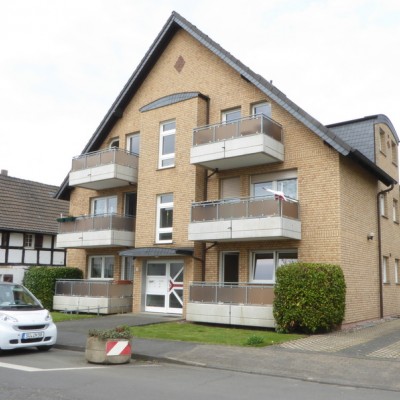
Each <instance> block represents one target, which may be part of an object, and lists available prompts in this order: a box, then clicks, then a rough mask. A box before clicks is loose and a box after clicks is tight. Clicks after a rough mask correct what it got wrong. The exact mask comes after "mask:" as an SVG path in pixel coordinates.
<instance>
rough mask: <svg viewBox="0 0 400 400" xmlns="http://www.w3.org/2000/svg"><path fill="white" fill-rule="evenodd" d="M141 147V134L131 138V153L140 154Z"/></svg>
mask: <svg viewBox="0 0 400 400" xmlns="http://www.w3.org/2000/svg"><path fill="white" fill-rule="evenodd" d="M139 145H140V135H139V134H137V135H132V136H131V137H130V138H129V148H128V150H129V151H130V152H131V153H134V154H139Z"/></svg>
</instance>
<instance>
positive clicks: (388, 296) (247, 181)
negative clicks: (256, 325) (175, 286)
mask: <svg viewBox="0 0 400 400" xmlns="http://www.w3.org/2000/svg"><path fill="white" fill-rule="evenodd" d="M178 61H179V62H178ZM176 66H179V68H177V67H176ZM194 91H195V92H199V93H200V94H201V95H199V96H197V97H193V98H190V99H188V100H186V101H181V102H178V103H174V104H169V105H165V106H163V107H159V108H154V109H151V110H149V111H141V110H140V109H141V108H142V107H143V106H145V105H148V104H150V103H151V102H154V101H155V100H157V99H161V98H163V97H165V96H169V95H171V94H176V93H187V92H194ZM260 102H268V103H269V104H270V105H271V112H272V115H271V118H272V119H273V120H274V121H276V122H277V123H279V124H280V125H282V127H283V134H284V150H285V156H284V161H283V162H276V163H270V164H265V163H263V164H259V165H256V166H251V167H246V168H237V169H229V170H223V171H215V172H214V173H212V171H207V170H206V169H204V168H203V167H200V166H195V165H192V164H190V149H191V146H192V130H193V128H196V127H199V126H203V125H207V124H216V123H219V122H220V121H221V113H222V112H223V111H224V110H229V109H235V108H240V109H241V114H242V116H246V115H251V113H252V106H253V105H254V104H257V103H260ZM170 120H174V121H175V122H176V139H175V140H176V142H175V166H174V167H172V168H165V169H160V168H159V166H158V161H159V146H160V123H162V122H165V121H170ZM134 132H138V133H140V158H139V160H140V161H139V174H138V183H137V185H136V184H135V185H130V186H126V187H121V188H118V189H108V190H100V191H94V190H87V189H81V188H73V189H72V191H71V207H70V210H71V214H72V215H83V214H90V212H91V210H90V204H91V200H92V199H93V198H95V197H98V196H100V197H102V196H109V195H117V196H118V213H121V214H123V213H124V208H123V207H124V193H127V192H132V191H133V192H135V191H136V192H137V216H136V229H135V243H132V247H135V248H147V247H155V248H157V247H170V248H183V247H185V248H186V247H192V248H194V258H193V257H180V258H179V259H180V260H183V261H184V264H185V267H184V271H185V272H184V274H185V275H184V306H183V315H185V311H186V308H185V307H186V304H187V301H188V287H189V282H191V281H201V280H203V274H205V275H204V278H205V280H206V281H209V282H218V281H220V279H221V276H220V266H221V255H222V254H223V252H227V251H228V252H238V253H239V281H240V282H249V281H251V254H252V252H254V251H268V250H274V251H277V250H296V251H297V254H298V259H299V260H300V261H305V262H323V263H333V264H339V265H340V266H341V267H342V269H343V271H344V274H345V277H346V284H347V300H346V302H347V304H346V318H345V322H346V323H351V322H355V321H360V320H368V319H373V318H377V317H379V296H380V294H379V274H378V273H379V254H378V239H377V236H378V217H377V212H378V211H377V193H378V191H379V190H382V189H386V188H387V186H386V185H384V184H382V183H380V182H379V180H378V179H377V178H376V176H374V175H373V173H371V172H369V171H367V170H366V169H365V168H364V167H362V166H360V165H359V164H358V163H356V162H355V161H353V160H351V159H349V158H348V157H345V156H343V155H341V154H340V153H339V152H338V151H337V150H336V149H334V148H333V147H331V146H329V145H327V144H326V143H325V142H324V141H323V140H322V139H321V138H320V137H319V136H317V135H316V134H315V132H313V131H312V130H311V129H310V128H309V127H308V126H307V124H305V123H303V121H301V120H300V119H299V118H296V117H295V116H294V115H293V113H291V112H289V111H288V109H287V107H284V106H283V105H282V104H279V103H278V102H276V101H275V100H273V99H272V98H270V97H269V96H267V95H266V94H265V93H264V92H263V91H262V90H260V89H259V88H258V87H256V85H254V84H253V83H251V82H249V81H248V80H247V79H243V77H242V76H241V74H240V73H238V72H237V71H235V70H234V69H233V68H232V67H231V66H230V65H229V64H228V63H227V62H225V61H224V60H223V59H221V58H220V57H217V55H216V54H215V52H213V51H211V50H209V49H208V48H206V47H205V46H204V45H203V44H202V43H201V42H200V41H198V40H196V39H195V38H194V37H193V36H192V35H191V34H190V33H188V32H187V31H186V30H184V29H180V30H177V31H176V32H175V33H174V36H173V37H172V38H171V40H170V41H169V43H168V45H167V46H166V47H165V48H163V51H162V52H160V54H159V55H158V58H157V60H156V62H155V63H154V65H153V66H152V68H151V69H150V70H149V71H148V74H147V76H146V78H145V79H144V80H143V81H142V82H141V85H140V87H139V88H138V89H137V90H136V92H135V95H134V96H133V97H132V98H131V99H130V101H129V102H127V104H126V105H125V108H124V110H123V116H122V118H120V119H118V121H117V122H116V123H115V124H114V125H113V126H112V128H111V129H110V130H109V132H108V134H107V135H106V136H104V138H103V140H102V144H101V145H100V146H99V147H98V148H99V149H105V148H107V147H109V144H110V142H111V140H112V139H113V138H119V141H120V147H121V148H126V146H127V144H126V138H127V136H128V135H129V134H131V133H134ZM382 132H383V133H382ZM383 136H384V137H385V142H386V148H385V149H386V150H385V151H386V154H384V152H381V151H379V143H380V142H379V140H380V139H381V138H382V137H383ZM375 143H376V145H375V154H376V162H375V164H376V165H377V166H378V167H380V168H381V169H382V170H384V171H386V172H387V173H388V174H389V175H390V176H392V177H393V178H394V179H396V180H397V175H398V169H397V165H396V164H395V163H393V159H392V156H393V154H394V150H392V147H391V146H392V143H395V144H396V146H397V139H396V136H395V135H394V134H393V132H391V131H390V127H388V126H387V125H385V124H381V125H377V126H376V127H375ZM396 154H397V153H396ZM288 171H290V172H291V173H292V174H294V175H295V176H296V177H297V192H298V193H297V196H298V199H299V203H300V220H301V240H294V239H286V240H276V239H272V240H251V239H250V240H246V241H235V242H218V243H215V245H214V246H213V247H212V248H210V249H209V250H208V251H206V252H205V251H204V249H205V247H207V246H210V245H211V244H212V243H211V242H209V243H205V244H204V243H201V242H193V241H189V240H188V226H189V222H190V213H191V203H192V202H193V201H203V200H218V199H220V198H221V197H220V196H221V180H222V179H225V178H229V177H239V178H240V195H241V196H242V197H248V196H251V195H252V189H251V188H252V181H253V180H254V179H255V178H256V177H257V176H261V175H266V176H267V175H268V174H275V175H277V174H279V173H287V172H288ZM207 175H210V177H209V178H207ZM166 193H172V194H173V240H172V243H167V244H157V243H156V214H157V213H156V209H157V196H158V195H160V194H166ZM393 199H396V200H399V188H398V186H397V185H395V187H394V188H393V190H392V191H390V192H389V193H388V194H387V195H386V201H387V214H388V215H387V216H385V217H382V218H381V232H382V255H383V256H385V257H388V260H389V265H388V274H389V276H388V282H387V283H384V287H383V297H384V315H394V314H398V313H399V312H400V309H399V304H400V301H399V300H400V287H399V286H398V285H397V284H396V283H395V276H394V274H395V271H394V265H395V260H398V259H400V247H399V246H398V237H399V229H400V228H399V224H398V222H394V221H393V218H392V204H393ZM370 232H373V233H374V234H375V237H374V239H373V240H368V239H367V236H368V234H369V233H370ZM121 250H124V248H122V249H121V248H116V247H115V248H105V249H104V248H91V249H70V250H68V260H67V262H68V265H70V266H78V267H80V268H82V270H84V271H85V273H87V264H88V257H89V256H91V255H109V254H112V255H115V270H114V271H115V272H114V278H115V279H120V278H121V262H122V261H121V260H122V257H120V256H119V251H121ZM204 258H205V263H204V264H205V271H202V268H203V265H202V262H201V261H200V259H204ZM167 259H168V260H174V259H176V258H167ZM145 266H146V259H145V258H141V257H138V258H137V259H136V260H135V264H134V298H133V310H134V311H143V310H145V291H146V277H145Z"/></svg>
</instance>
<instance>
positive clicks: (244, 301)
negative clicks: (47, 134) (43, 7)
mask: <svg viewBox="0 0 400 400" xmlns="http://www.w3.org/2000/svg"><path fill="white" fill-rule="evenodd" d="M398 143H399V138H398V136H397V133H396V131H395V129H394V127H393V126H392V123H391V122H390V120H389V119H388V118H387V117H386V116H384V115H374V116H369V117H365V118H361V119H355V120H352V121H346V122H341V123H337V124H334V125H330V126H324V125H322V124H321V123H319V122H318V121H317V120H316V119H315V118H313V117H311V116H310V115H309V114H307V113H306V112H305V111H304V110H302V109H301V108H300V107H299V106H297V105H296V104H295V103H293V102H292V101H291V100H289V99H288V98H287V97H286V96H285V94H283V93H282V92H281V91H279V89H277V88H276V87H275V86H273V85H272V83H271V82H269V81H267V80H266V79H264V78H263V77H261V76H260V75H258V74H256V73H254V72H253V71H252V70H250V69H249V68H248V67H246V66H245V65H244V64H242V62H241V61H239V60H237V59H236V58H235V57H234V56H232V55H231V54H230V53H228V52H227V51H226V50H224V49H223V48H221V46H219V45H218V44H217V43H215V42H214V41H213V40H212V39H211V38H209V37H208V36H206V35H205V34H204V33H202V32H201V31H200V30H199V29H198V28H196V27H195V26H194V25H192V24H191V23H190V22H188V21H187V20H185V19H184V18H183V17H182V16H180V15H179V14H177V13H175V12H173V13H172V15H171V16H170V18H169V19H168V20H167V22H166V24H165V25H164V27H163V28H162V30H161V32H160V33H159V35H158V36H157V38H156V39H155V41H154V43H153V44H152V46H151V47H150V49H149V50H148V52H147V53H146V55H145V56H144V58H143V60H142V61H141V63H140V64H139V66H138V67H137V69H136V70H135V71H134V73H133V75H132V76H131V78H130V79H129V81H128V82H127V84H126V85H125V86H124V88H123V89H122V91H121V93H120V94H119V96H118V97H117V99H116V100H115V102H114V103H113V105H112V106H111V108H110V110H109V111H108V113H107V115H106V116H105V117H104V119H103V120H102V121H101V123H100V125H99V127H98V128H97V130H96V131H95V133H94V134H93V135H92V137H91V138H90V139H89V141H88V143H87V145H86V147H85V149H84V150H83V152H82V154H80V155H78V156H76V157H74V158H73V161H72V169H71V171H70V173H69V175H68V176H67V178H66V179H65V181H64V183H63V184H62V185H61V187H60V189H59V192H58V197H59V198H63V199H69V200H70V215H71V216H72V217H73V220H70V221H64V222H61V223H60V227H59V234H58V236H57V242H58V245H59V246H61V247H65V248H68V256H67V265H69V266H78V267H80V268H82V270H83V271H84V273H85V276H86V277H87V278H88V279H90V280H114V281H121V280H122V281H126V280H128V281H133V302H132V307H133V308H132V309H133V311H137V312H139V311H148V312H161V313H178V314H182V315H183V316H184V317H185V318H187V319H188V320H191V321H203V322H216V323H226V324H234V325H252V326H266V327H273V326H274V319H273V316H272V302H273V296H274V293H273V287H274V282H275V271H276V269H277V268H279V266H280V265H283V264H287V263H291V262H294V261H297V260H299V261H304V262H323V263H333V264H338V265H340V266H341V268H342V269H343V272H344V274H345V278H346V284H347V299H346V316H345V323H352V322H356V321H361V320H369V319H374V318H379V317H380V316H387V315H398V314H399V313H400V286H399V271H398V268H399V265H398V264H399V260H400V246H399V233H400V228H399V216H398V202H399V187H398V185H397V180H398V154H397V148H398Z"/></svg>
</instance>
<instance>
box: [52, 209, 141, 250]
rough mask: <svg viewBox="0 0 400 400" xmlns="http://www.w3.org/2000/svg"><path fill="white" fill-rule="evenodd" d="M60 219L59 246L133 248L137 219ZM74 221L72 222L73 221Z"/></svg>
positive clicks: (121, 217) (99, 216)
mask: <svg viewBox="0 0 400 400" xmlns="http://www.w3.org/2000/svg"><path fill="white" fill-rule="evenodd" d="M64 219H65V221H63V218H60V219H59V225H58V235H57V246H58V247H61V248H92V247H116V246H133V245H134V240H135V218H134V217H128V216H125V215H118V214H104V215H95V216H93V215H91V216H90V215H89V216H81V217H76V218H74V217H72V218H71V217H68V218H64ZM71 219H72V220H71Z"/></svg>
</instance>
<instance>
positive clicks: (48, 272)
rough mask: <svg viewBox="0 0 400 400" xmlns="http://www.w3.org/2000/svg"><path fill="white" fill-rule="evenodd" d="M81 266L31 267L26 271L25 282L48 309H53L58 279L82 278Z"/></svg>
mask: <svg viewBox="0 0 400 400" xmlns="http://www.w3.org/2000/svg"><path fill="white" fill-rule="evenodd" d="M82 278H83V273H82V271H81V270H80V269H79V268H70V267H31V268H29V269H28V271H26V272H25V276H24V280H23V284H24V286H26V287H27V288H28V289H29V290H30V291H31V292H32V293H33V294H34V295H35V296H36V297H37V298H38V299H39V300H40V301H41V302H42V304H43V307H45V308H47V309H48V310H52V309H53V296H54V291H55V286H56V279H82Z"/></svg>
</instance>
